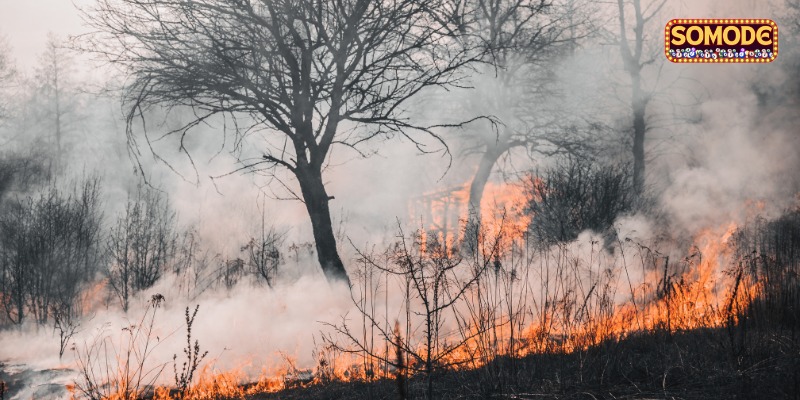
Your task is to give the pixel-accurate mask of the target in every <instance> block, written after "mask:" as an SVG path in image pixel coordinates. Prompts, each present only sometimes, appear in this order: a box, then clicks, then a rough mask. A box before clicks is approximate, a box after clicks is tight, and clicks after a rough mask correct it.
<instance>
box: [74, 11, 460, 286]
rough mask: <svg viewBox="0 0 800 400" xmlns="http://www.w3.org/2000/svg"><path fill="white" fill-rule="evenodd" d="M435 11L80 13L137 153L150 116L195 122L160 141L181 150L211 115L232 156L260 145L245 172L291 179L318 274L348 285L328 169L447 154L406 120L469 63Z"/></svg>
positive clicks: (428, 129) (430, 134)
mask: <svg viewBox="0 0 800 400" xmlns="http://www.w3.org/2000/svg"><path fill="white" fill-rule="evenodd" d="M441 2H442V0H398V1H392V2H384V1H371V0H343V1H320V0H299V1H298V0H275V1H266V0H258V1H249V0H231V1H225V2H218V1H212V0H178V1H164V0H144V1H142V0H97V2H96V3H95V6H94V8H92V9H90V10H85V13H84V14H85V17H86V20H87V21H88V22H89V24H90V25H92V26H93V27H94V28H96V30H97V32H96V33H95V34H92V35H90V36H88V37H85V38H81V40H80V41H81V42H82V43H85V46H83V47H84V48H85V49H86V50H88V51H90V52H91V53H94V54H95V55H99V56H101V57H104V58H105V59H106V60H108V61H110V62H111V63H112V64H115V65H117V66H118V67H120V68H121V69H122V71H123V73H124V74H125V75H126V77H127V79H128V81H129V82H130V85H129V86H128V87H127V88H126V90H125V104H126V109H127V120H128V124H127V130H128V137H129V144H130V145H131V147H132V148H134V149H135V148H136V141H135V139H134V136H133V131H134V127H135V126H136V122H137V121H139V120H140V117H141V118H144V117H145V116H146V111H147V110H149V109H152V108H154V107H156V106H166V107H167V108H170V107H190V108H191V109H192V110H193V111H194V113H193V115H194V116H195V118H193V119H192V121H190V122H189V123H187V124H186V125H185V126H183V127H181V128H180V129H176V130H173V131H170V132H167V134H176V135H180V137H181V143H183V138H184V137H185V136H186V135H187V134H188V133H189V132H190V131H191V130H192V128H193V127H195V126H197V125H198V124H201V123H205V122H209V121H211V120H213V119H212V117H214V116H225V117H226V118H232V119H233V120H234V121H235V122H236V124H235V125H236V129H234V136H235V142H236V145H237V146H238V145H241V144H242V141H243V140H244V138H245V137H246V136H247V135H248V134H250V133H253V132H256V131H257V132H261V133H263V134H264V135H265V137H266V138H267V143H268V144H266V145H265V146H263V147H262V148H259V149H258V151H259V153H260V154H261V155H260V157H258V158H246V157H245V158H244V159H243V160H241V161H242V169H243V170H248V171H253V170H258V171H262V172H267V173H270V174H271V176H272V177H275V176H276V175H275V172H277V171H282V172H284V173H286V172H288V174H289V176H291V177H292V178H293V179H294V180H295V181H296V184H297V186H299V191H297V190H296V189H294V188H292V189H289V192H290V194H291V196H292V197H293V198H296V199H299V200H301V201H303V203H304V204H305V206H306V210H307V212H308V215H309V217H310V220H311V226H312V228H313V234H314V239H315V243H316V250H317V257H318V260H319V263H320V265H321V267H322V270H323V272H324V273H325V276H326V277H327V278H328V279H329V280H330V281H344V282H349V279H348V277H347V273H346V271H345V269H344V265H343V263H342V261H341V259H340V257H339V254H338V251H337V248H336V239H335V236H334V232H333V228H332V224H331V213H330V206H329V203H330V201H331V200H332V199H333V196H331V195H330V194H329V193H328V192H327V190H326V185H325V181H324V179H323V170H324V169H325V166H326V164H327V162H328V160H329V157H330V153H331V149H332V148H334V147H336V146H346V147H349V148H352V149H356V148H358V147H360V145H362V144H364V143H365V142H368V141H370V140H371V139H375V138H383V139H388V138H391V137H395V136H401V137H404V138H406V139H408V140H410V141H411V142H412V143H413V144H414V145H415V146H416V147H417V148H418V149H420V150H421V151H424V152H430V151H432V150H431V147H430V146H431V144H430V142H428V143H427V146H426V144H425V143H423V139H424V138H426V137H427V138H430V137H433V139H434V140H435V141H437V142H438V143H440V144H441V145H443V142H442V141H441V140H439V137H438V136H437V135H436V133H435V132H433V131H432V128H435V127H433V126H420V125H418V124H415V123H414V122H413V121H411V120H410V119H408V118H407V113H406V112H405V107H406V106H407V103H408V102H409V100H410V99H411V98H413V97H414V96H415V95H417V94H418V93H419V92H420V91H423V90H425V89H426V88H427V87H434V86H451V85H455V84H458V82H459V81H460V79H461V71H462V67H464V66H465V65H467V64H468V63H470V62H471V61H472V60H473V57H472V54H473V53H472V52H471V51H470V49H469V48H468V47H465V46H463V42H458V41H457V40H455V39H454V38H453V37H452V30H451V29H448V26H447V23H446V22H443V21H446V20H445V19H443V18H441V17H440V16H439V15H436V14H435V13H436V12H438V11H437V10H440V9H441V7H440V5H441V4H440V3H441ZM437 148H438V147H437ZM181 149H182V150H184V151H186V149H185V148H184V147H181ZM440 150H441V148H440ZM441 151H446V146H444V150H441ZM133 153H134V154H136V151H135V150H134V151H133ZM187 155H188V153H187ZM283 187H284V188H289V185H288V184H284V185H283Z"/></svg>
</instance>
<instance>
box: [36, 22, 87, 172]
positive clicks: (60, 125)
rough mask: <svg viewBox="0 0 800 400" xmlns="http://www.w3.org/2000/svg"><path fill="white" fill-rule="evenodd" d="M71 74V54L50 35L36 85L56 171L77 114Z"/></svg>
mask: <svg viewBox="0 0 800 400" xmlns="http://www.w3.org/2000/svg"><path fill="white" fill-rule="evenodd" d="M71 70H72V57H71V55H70V54H69V52H68V50H67V49H66V48H65V47H64V46H63V44H62V42H61V40H60V39H59V38H58V37H56V36H55V35H54V34H52V33H50V34H48V36H47V44H46V48H45V51H44V52H43V53H42V55H41V56H40V58H39V66H38V68H37V69H36V71H35V76H34V78H35V80H34V81H33V85H34V86H35V89H36V91H37V92H38V93H37V94H38V95H39V96H41V99H40V104H38V105H37V106H38V107H39V108H41V109H40V110H39V113H40V116H41V118H42V119H43V120H44V121H42V122H44V124H45V127H46V129H47V130H48V131H50V132H48V133H50V134H51V135H52V136H51V137H52V138H53V142H52V143H53V145H54V147H55V152H56V157H55V161H56V162H55V168H56V170H58V169H59V165H61V162H62V158H63V154H64V153H63V145H64V144H63V141H64V137H63V136H64V134H65V133H66V130H67V129H68V125H69V122H70V121H69V119H70V118H74V114H75V112H76V99H75V91H74V90H73V86H72V82H71V81H70V74H71Z"/></svg>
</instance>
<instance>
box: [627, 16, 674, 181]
mask: <svg viewBox="0 0 800 400" xmlns="http://www.w3.org/2000/svg"><path fill="white" fill-rule="evenodd" d="M630 2H631V5H632V6H633V22H632V28H633V36H632V37H629V32H628V30H629V29H631V27H630V26H629V23H628V22H627V21H626V5H625V1H624V0H617V4H618V6H619V35H620V36H619V50H620V54H621V56H622V63H623V65H624V68H625V72H626V73H627V74H628V76H629V77H630V80H631V96H630V109H631V113H632V117H633V146H632V149H631V150H632V152H633V188H634V190H635V191H636V193H637V194H641V193H642V191H643V190H644V180H645V154H644V142H645V135H646V133H647V131H648V126H647V121H646V119H645V113H646V110H647V104H648V103H649V102H650V100H651V98H652V93H650V92H648V91H646V90H645V89H643V86H642V69H643V68H644V67H645V66H647V65H649V64H652V63H653V62H654V61H655V60H656V57H659V56H660V52H658V51H653V52H645V41H646V40H648V36H647V29H648V23H649V22H651V21H652V20H653V17H655V16H656V14H658V12H659V11H660V10H661V8H662V7H664V4H666V0H659V1H655V2H651V3H649V4H648V5H646V6H645V8H644V9H642V2H641V0H631V1H630ZM655 42H656V43H658V44H660V43H661V42H660V41H659V40H655Z"/></svg>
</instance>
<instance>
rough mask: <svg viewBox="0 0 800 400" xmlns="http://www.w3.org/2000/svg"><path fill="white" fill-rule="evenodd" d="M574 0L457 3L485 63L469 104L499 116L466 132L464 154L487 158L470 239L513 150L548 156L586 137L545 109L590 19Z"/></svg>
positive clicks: (471, 204)
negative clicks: (560, 65) (497, 170)
mask: <svg viewBox="0 0 800 400" xmlns="http://www.w3.org/2000/svg"><path fill="white" fill-rule="evenodd" d="M572 3H574V1H569V2H566V3H565V4H560V3H557V2H555V1H551V0H452V1H450V8H449V9H448V10H449V15H450V18H452V19H453V20H455V21H458V26H459V28H460V29H461V30H462V31H463V32H465V34H466V35H468V37H470V40H473V41H475V42H476V43H477V45H478V46H480V47H481V48H482V49H483V50H484V51H483V53H482V54H483V55H484V61H485V64H484V66H485V68H484V70H483V71H481V72H482V73H481V74H479V75H477V76H476V78H475V79H476V81H477V82H476V88H477V91H478V93H479V95H477V96H471V97H470V98H471V99H474V100H467V101H468V102H470V104H469V105H468V107H467V108H469V109H473V110H474V111H476V112H477V113H480V114H486V115H491V116H492V117H493V118H494V119H495V120H494V123H488V122H487V123H484V124H476V125H475V126H474V127H473V128H471V129H469V130H467V143H468V145H467V147H466V149H465V152H466V153H467V154H478V155H479V156H480V161H479V163H478V167H477V169H476V170H475V173H474V175H473V177H472V181H471V183H470V188H469V200H468V212H469V214H468V221H467V230H466V236H467V237H472V236H474V235H473V234H472V233H473V232H474V231H476V230H477V229H478V226H479V225H480V220H481V209H480V205H481V200H482V199H483V192H484V188H485V187H486V183H487V182H488V180H489V177H490V175H491V172H492V170H493V169H494V167H495V165H496V164H497V163H498V162H499V161H500V160H501V159H502V158H503V157H505V156H507V155H508V154H509V152H510V151H511V150H512V149H515V148H525V149H527V150H528V151H529V152H531V153H534V152H540V153H544V154H549V153H552V152H556V151H560V150H564V149H568V150H569V149H572V148H574V147H576V146H578V145H579V144H580V143H581V142H580V141H579V140H578V139H576V137H575V136H576V135H572V133H577V131H576V130H575V129H574V127H570V126H567V125H565V124H563V123H557V122H558V121H559V120H564V118H562V117H563V115H560V113H559V112H558V111H557V110H555V109H553V110H546V109H545V108H546V106H545V105H546V104H547V103H549V102H551V100H552V98H553V96H554V95H555V89H554V88H553V87H552V85H549V83H552V82H554V81H555V80H556V79H555V69H554V68H555V66H556V65H557V62H558V60H560V57H559V56H560V55H561V54H564V52H565V51H567V50H569V49H574V46H575V43H576V40H577V39H579V38H580V35H581V33H580V32H581V31H582V29H581V28H580V27H581V26H582V25H583V24H584V20H583V18H584V17H581V14H580V13H577V12H575V10H574V7H573V8H569V7H567V6H569V5H572ZM476 128H477V129H476ZM465 244H469V241H467V240H465Z"/></svg>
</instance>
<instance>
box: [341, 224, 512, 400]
mask: <svg viewBox="0 0 800 400" xmlns="http://www.w3.org/2000/svg"><path fill="white" fill-rule="evenodd" d="M484 245H485V248H481V249H480V250H479V251H478V252H483V251H485V252H484V253H483V254H477V253H476V254H475V258H474V259H472V260H466V259H465V258H463V257H462V255H461V253H459V252H457V251H456V252H454V251H453V249H451V248H448V245H447V243H446V242H443V241H442V240H440V239H439V238H438V236H437V235H435V234H430V235H429V234H426V233H425V232H421V231H420V232H415V233H414V234H413V235H412V237H411V238H407V237H406V236H405V235H404V234H403V232H402V231H400V234H399V235H398V242H397V243H396V244H395V245H394V247H393V249H392V250H389V252H388V253H386V254H384V255H382V256H375V255H372V254H365V253H363V252H360V251H359V255H360V259H361V260H360V261H361V262H362V263H363V265H364V271H363V272H364V274H363V276H364V278H365V279H367V280H368V281H369V282H365V284H364V288H363V291H362V292H361V293H360V295H361V298H358V294H356V293H355V292H356V291H355V290H354V291H353V299H352V300H353V304H354V305H355V307H356V308H357V309H358V313H359V314H360V315H359V316H360V317H361V318H362V324H363V325H362V328H363V331H362V332H361V335H359V333H358V332H357V331H356V330H355V329H354V328H353V326H352V324H351V323H350V322H349V321H348V319H347V317H346V316H345V317H343V318H342V322H341V323H340V324H327V325H328V326H329V327H331V328H332V329H333V332H334V335H337V334H338V335H341V336H342V337H343V338H344V339H345V341H346V342H348V343H349V344H350V346H341V345H339V344H338V343H337V341H336V338H335V336H333V335H327V336H325V339H326V341H328V343H330V344H331V345H332V346H335V347H337V348H338V349H340V350H342V351H346V352H350V353H357V354H358V353H360V354H363V355H364V358H365V360H377V361H379V362H381V363H384V364H385V365H387V366H388V365H392V366H394V367H395V368H398V369H400V370H401V371H400V373H401V374H402V373H403V371H402V370H408V371H411V372H414V373H421V374H423V375H424V376H425V378H426V398H428V399H433V398H435V397H434V374H435V373H437V372H439V371H442V370H446V369H448V368H452V367H456V366H459V365H460V363H461V362H462V361H463V360H459V359H457V358H454V357H453V353H454V352H455V351H457V350H458V349H460V348H462V347H463V346H464V344H465V343H467V342H468V341H470V340H473V339H474V337H475V335H476V334H478V333H480V332H475V333H472V334H466V335H464V336H458V337H455V338H454V337H453V336H454V335H453V333H454V332H452V331H450V330H448V329H447V328H446V327H445V325H446V319H447V316H448V315H450V314H453V313H454V312H455V309H456V308H457V307H458V305H459V304H460V303H462V302H463V301H464V298H465V297H466V295H467V292H468V291H469V290H470V288H471V287H472V286H473V285H474V284H475V283H476V282H477V281H478V280H479V279H480V277H481V276H482V275H484V273H485V272H486V271H487V269H488V268H489V267H490V266H491V265H492V260H493V259H494V258H496V257H497V256H498V250H499V248H498V242H497V241H494V242H491V243H484ZM388 278H395V280H396V283H398V288H397V289H399V290H400V291H401V292H402V293H403V297H404V298H403V300H404V305H403V306H402V309H401V310H400V311H401V314H404V316H405V321H404V322H405V330H406V332H405V340H403V339H402V335H401V334H400V332H399V331H400V329H399V326H396V327H395V328H394V329H392V325H391V324H390V323H389V322H390V320H389V318H390V315H389V312H388V310H387V311H385V314H382V312H381V311H379V310H378V307H376V299H377V297H378V296H377V295H378V291H379V287H377V286H376V285H375V282H381V281H386V284H385V285H386V286H385V287H384V289H383V290H385V291H387V292H386V293H387V294H386V296H387V298H388V291H389V290H390V288H389V280H388ZM379 285H380V284H378V286H379ZM455 318H456V319H458V316H457V315H455ZM376 338H378V339H382V340H384V341H385V342H386V343H387V347H386V350H385V351H381V349H380V348H379V347H376V346H375V339H376ZM390 347H391V348H394V349H395V354H394V355H393V354H390V352H389V348H390ZM404 358H405V359H404ZM372 372H374V371H372ZM369 374H370V370H368V371H367V376H369Z"/></svg>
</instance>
